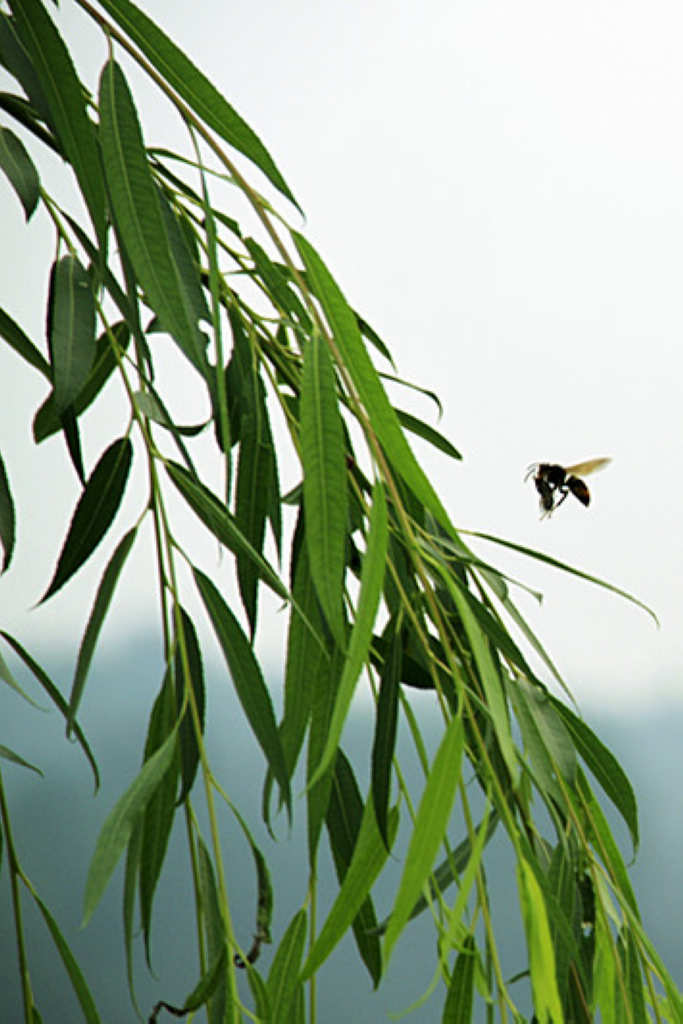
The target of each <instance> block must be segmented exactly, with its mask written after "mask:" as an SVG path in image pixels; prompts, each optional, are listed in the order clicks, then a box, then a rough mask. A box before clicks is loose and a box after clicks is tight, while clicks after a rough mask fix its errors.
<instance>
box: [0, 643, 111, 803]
mask: <svg viewBox="0 0 683 1024" xmlns="http://www.w3.org/2000/svg"><path fill="white" fill-rule="evenodd" d="M0 636H2V637H4V639H5V640H6V641H7V643H8V644H9V645H10V647H11V648H12V649H13V650H14V651H15V652H16V653H17V654H18V655H19V657H20V658H21V660H22V661H23V662H24V664H25V665H26V666H27V667H28V668H29V669H30V670H31V672H32V673H33V675H34V676H35V677H36V679H37V680H38V682H39V683H40V685H41V686H42V687H43V689H44V690H45V692H46V693H47V695H48V696H49V697H50V699H51V701H52V702H53V704H55V705H56V707H58V708H59V710H60V711H61V713H62V714H63V715H64V718H65V719H67V718H68V717H69V705H68V704H67V702H66V701H65V700H64V698H63V697H62V695H61V693H60V692H59V690H58V689H57V687H56V686H55V684H54V683H53V682H52V680H51V679H50V677H49V676H48V674H47V673H46V672H45V671H44V670H43V669H42V668H41V667H40V665H39V664H38V662H37V661H34V659H33V658H32V657H31V655H30V654H29V653H28V651H27V650H25V649H24V648H23V647H22V645H21V644H20V643H19V641H18V640H15V639H14V637H13V636H11V635H10V634H9V633H7V632H5V630H4V629H0ZM3 666H4V668H6V666H5V665H4V662H3V660H2V659H1V658H0V669H2V668H3ZM0 674H2V676H3V678H4V679H5V680H6V681H8V680H7V676H6V675H5V673H4V672H2V673H0ZM28 699H29V698H27V700H28ZM31 703H33V701H31ZM73 731H74V734H75V736H76V739H77V740H78V742H79V743H80V745H81V749H82V750H83V753H84V754H85V756H86V757H87V759H88V761H89V762H90V767H91V768H92V772H93V775H94V776H95V790H97V789H98V788H99V785H100V773H99V771H98V769H97V762H96V761H95V758H94V756H93V753H92V750H91V749H90V746H89V744H88V741H87V740H86V738H85V736H84V735H83V730H82V729H81V727H80V725H79V724H78V722H74V723H73Z"/></svg>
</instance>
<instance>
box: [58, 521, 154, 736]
mask: <svg viewBox="0 0 683 1024" xmlns="http://www.w3.org/2000/svg"><path fill="white" fill-rule="evenodd" d="M136 533H137V530H136V528H135V527H133V529H132V530H129V531H128V532H127V533H125V534H124V535H123V537H122V538H121V540H120V541H119V543H118V544H117V545H116V550H115V551H114V554H113V555H112V556H111V558H110V559H109V562H108V563H107V568H106V569H105V570H104V573H103V575H102V579H101V580H100V585H99V587H98V588H97V594H96V595H95V602H94V604H93V606H92V611H91V612H90V618H89V619H88V624H87V626H86V627H85V633H84V634H83V639H82V640H81V646H80V648H79V651H78V661H77V662H76V671H75V673H74V681H73V683H72V684H71V696H70V697H69V717H68V719H67V723H66V734H67V736H68V735H69V733H70V732H71V729H72V727H73V722H74V719H75V717H76V714H77V712H78V707H79V705H80V702H81V697H82V696H83V690H84V689H85V681H86V679H87V677H88V671H89V669H90V663H91V661H92V656H93V654H94V653H95V647H96V645H97V639H98V637H99V635H100V630H101V629H102V624H103V623H104V619H105V616H106V614H107V611H108V609H109V605H110V604H111V599H112V597H113V595H114V590H115V589H116V584H117V582H118V578H119V576H120V574H121V570H122V569H123V566H124V563H125V561H126V559H127V557H128V554H129V552H130V549H131V548H132V546H133V541H134V540H135V536H136Z"/></svg>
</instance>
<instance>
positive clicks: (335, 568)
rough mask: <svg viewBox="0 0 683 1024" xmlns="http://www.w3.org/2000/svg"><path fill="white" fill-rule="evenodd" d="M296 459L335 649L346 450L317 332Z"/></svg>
mask: <svg viewBox="0 0 683 1024" xmlns="http://www.w3.org/2000/svg"><path fill="white" fill-rule="evenodd" d="M301 456H302V464H303V472H304V509H305V511H306V543H307V544H308V554H309V558H310V563H311V573H312V575H313V580H314V582H315V585H316V588H317V591H318V597H319V598H320V603H321V605H322V607H323V610H324V612H325V617H326V619H327V622H328V624H329V627H330V629H331V631H332V633H333V634H334V637H335V639H336V640H337V643H339V644H340V645H341V646H343V644H344V626H343V616H342V595H343V585H344V584H343V581H344V563H345V548H346V532H347V527H348V494H347V470H346V457H345V456H346V445H345V441H344V430H343V426H342V418H341V415H340V412H339V407H338V404H337V386H336V379H335V374H334V368H333V365H332V359H331V358H330V353H329V350H328V347H327V343H326V341H325V340H324V339H323V338H322V337H321V336H320V334H319V333H318V332H317V331H316V332H314V334H313V337H312V338H311V340H310V341H309V342H308V344H307V345H306V348H305V349H304V364H303V370H302V384H301Z"/></svg>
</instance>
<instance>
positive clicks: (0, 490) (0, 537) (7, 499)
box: [0, 455, 14, 573]
mask: <svg viewBox="0 0 683 1024" xmlns="http://www.w3.org/2000/svg"><path fill="white" fill-rule="evenodd" d="M0 545H2V550H3V557H2V569H0V573H3V572H5V570H6V569H9V564H10V562H11V561H12V552H13V551H14V502H13V501H12V492H11V490H10V486H9V480H8V479H7V473H6V471H5V463H4V462H3V461H2V456H1V455H0Z"/></svg>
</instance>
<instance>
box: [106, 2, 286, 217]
mask: <svg viewBox="0 0 683 1024" xmlns="http://www.w3.org/2000/svg"><path fill="white" fill-rule="evenodd" d="M102 6H103V7H104V9H105V10H107V11H109V13H110V14H111V16H112V17H113V18H115V20H116V21H117V22H118V23H119V25H121V27H122V28H123V29H124V30H125V31H126V33H127V34H128V35H129V36H130V38H131V39H133V40H134V41H135V43H136V44H137V45H138V46H139V47H140V49H141V50H142V52H143V53H144V54H145V55H146V56H147V57H148V58H149V60H150V61H151V62H152V64H153V66H154V67H155V69H156V70H157V71H158V72H159V73H160V74H161V75H163V77H164V78H165V79H166V81H167V82H168V83H169V84H170V85H171V86H173V88H174V89H175V90H176V92H177V93H178V95H179V96H182V98H183V99H184V100H185V101H186V102H187V103H188V104H189V105H190V107H191V108H192V109H193V110H194V111H195V113H197V114H198V115H199V116H200V117H201V118H202V120H204V121H205V122H206V123H207V125H208V126H209V127H210V128H212V129H213V131H215V132H216V133H217V134H218V135H220V136H221V138H223V139H225V141H226V142H228V143H229V144H230V145H231V146H234V147H235V149H237V150H239V152H240V153H243V154H244V155H245V156H246V157H247V158H248V159H249V160H251V161H252V162H253V163H254V164H256V166H257V167H259V168H260V170H262V171H263V173H264V174H265V175H266V177H267V178H268V179H269V180H270V181H271V182H272V184H273V185H274V186H275V187H276V188H277V189H279V191H280V192H282V194H283V195H284V196H286V197H287V199H290V200H291V201H292V202H293V203H294V205H295V206H297V209H299V210H300V207H299V206H298V204H297V202H296V200H295V199H294V196H293V195H292V193H291V192H290V191H289V188H288V187H287V185H286V183H285V181H284V179H283V178H282V176H281V174H280V172H279V171H278V169H277V167H276V166H275V164H274V162H273V160H272V158H271V156H270V154H269V153H268V151H267V150H266V148H265V146H264V145H263V143H262V142H261V140H260V139H259V138H258V137H257V136H256V135H255V134H254V132H253V131H252V130H251V128H250V127H249V125H248V124H246V122H244V121H243V120H242V118H241V117H240V116H239V114H238V113H237V112H236V111H235V110H234V109H233V108H232V107H231V106H230V104H229V103H228V102H227V100H225V99H224V98H223V96H221V94H220V93H219V92H218V90H217V89H216V88H215V87H214V86H213V85H212V84H211V82H210V81H209V79H208V78H206V77H205V76H204V75H203V74H202V73H201V71H199V70H198V69H197V68H196V67H195V66H194V64H193V63H192V62H191V61H190V60H189V59H188V58H187V57H186V56H185V54H184V53H183V52H182V51H181V50H180V49H178V47H177V46H176V45H175V43H173V42H172V41H171V40H170V39H169V37H168V36H167V35H166V34H165V33H164V32H162V30H161V29H160V28H158V27H157V25H155V23H154V22H153V21H152V20H151V18H148V17H147V15H146V14H143V12H142V11H141V10H140V9H139V8H138V7H136V6H135V5H134V4H132V3H130V0H103V2H102Z"/></svg>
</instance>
